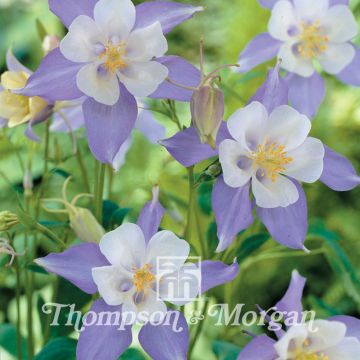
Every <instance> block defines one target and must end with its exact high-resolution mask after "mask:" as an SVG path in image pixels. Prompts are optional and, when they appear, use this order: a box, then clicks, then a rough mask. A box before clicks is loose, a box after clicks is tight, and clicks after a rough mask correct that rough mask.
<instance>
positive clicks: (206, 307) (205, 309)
mask: <svg viewBox="0 0 360 360" xmlns="http://www.w3.org/2000/svg"><path fill="white" fill-rule="evenodd" d="M208 307H209V301H208V300H206V301H205V306H204V309H203V311H202V315H205V316H206V313H207V310H208ZM204 323H205V320H201V321H200V323H199V325H198V326H197V328H196V331H195V334H194V336H193V338H192V340H191V343H190V346H189V352H188V354H189V355H188V358H189V359H191V354H192V352H193V351H194V348H195V345H196V342H197V340H198V339H199V337H200V334H201V330H202V328H203V326H204Z"/></svg>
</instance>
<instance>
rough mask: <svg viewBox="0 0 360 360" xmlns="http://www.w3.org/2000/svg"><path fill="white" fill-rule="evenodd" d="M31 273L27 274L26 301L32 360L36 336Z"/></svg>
mask: <svg viewBox="0 0 360 360" xmlns="http://www.w3.org/2000/svg"><path fill="white" fill-rule="evenodd" d="M32 280H33V279H32V276H31V274H29V271H27V272H26V299H27V316H28V319H27V330H28V339H27V340H28V341H27V348H28V359H29V360H31V359H32V358H33V357H34V336H33V316H32V311H33V281H32Z"/></svg>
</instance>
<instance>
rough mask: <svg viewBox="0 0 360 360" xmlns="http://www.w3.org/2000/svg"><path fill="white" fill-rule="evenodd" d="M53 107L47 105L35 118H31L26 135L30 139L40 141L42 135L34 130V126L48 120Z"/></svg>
mask: <svg viewBox="0 0 360 360" xmlns="http://www.w3.org/2000/svg"><path fill="white" fill-rule="evenodd" d="M52 111H53V107H52V106H47V107H46V108H45V109H43V110H42V111H40V113H39V114H38V115H37V116H36V117H35V118H33V119H31V120H30V121H29V123H28V125H27V127H26V130H25V132H24V133H25V136H26V137H28V138H29V139H30V140H32V141H35V142H40V141H41V139H40V137H39V136H38V135H37V134H36V133H35V132H34V129H33V127H34V126H35V125H37V124H40V123H42V122H44V121H46V120H47V119H48V118H49V117H50V116H51V114H52Z"/></svg>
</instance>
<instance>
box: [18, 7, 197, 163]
mask: <svg viewBox="0 0 360 360" xmlns="http://www.w3.org/2000/svg"><path fill="white" fill-rule="evenodd" d="M49 5H50V9H51V10H52V11H53V12H54V13H55V14H56V15H57V16H59V18H60V19H61V20H62V21H63V23H64V25H65V26H67V27H68V29H69V32H68V34H67V35H66V36H65V38H64V39H63V40H62V41H61V43H60V48H59V49H55V50H53V51H51V52H50V53H49V54H48V56H47V57H45V59H44V60H43V61H42V63H41V64H40V66H39V68H38V69H37V71H36V72H35V73H34V74H33V75H32V76H31V77H30V79H29V81H28V83H27V85H26V87H25V88H24V89H22V90H21V93H22V94H23V95H27V96H34V95H37V96H42V97H44V98H45V99H47V100H49V101H51V102H55V101H58V100H74V99H77V98H80V97H81V96H84V95H85V96H87V99H86V101H85V102H84V104H83V110H84V118H85V126H86V133H87V136H88V139H89V146H90V148H91V150H92V152H93V154H94V155H95V157H96V158H97V159H98V160H99V161H101V162H103V163H109V164H112V163H113V161H114V158H115V156H116V154H117V153H118V151H119V149H120V147H121V145H122V144H123V143H124V142H125V141H126V140H127V139H128V137H129V135H130V133H131V130H132V129H133V127H134V124H135V121H136V118H137V114H138V110H137V104H136V100H135V98H134V96H150V97H152V98H169V99H176V100H180V101H190V99H191V95H192V91H191V90H187V89H184V88H181V87H179V86H175V85H173V84H171V83H170V82H168V81H167V80H166V79H167V77H169V78H170V79H171V80H174V82H176V83H177V84H180V85H183V86H188V87H194V86H197V85H198V84H199V82H200V74H199V71H198V70H197V69H196V68H194V67H193V66H192V65H191V64H189V63H188V62H186V61H185V60H183V59H182V58H179V57H175V56H163V55H164V54H165V52H166V51H167V41H166V39H165V37H164V34H166V33H167V32H169V31H170V30H171V29H172V28H173V27H175V26H176V25H178V24H180V23H182V22H183V21H185V20H187V19H189V18H190V17H192V16H193V15H194V14H195V13H196V12H198V11H201V10H202V7H193V6H190V5H185V4H178V3H175V2H163V1H154V2H145V3H143V4H140V5H139V6H137V7H135V6H134V5H133V3H132V2H131V1H130V0H99V1H92V2H91V4H90V3H89V2H88V1H85V0H79V1H76V3H73V4H72V5H69V6H63V4H60V3H59V1H58V0H49Z"/></svg>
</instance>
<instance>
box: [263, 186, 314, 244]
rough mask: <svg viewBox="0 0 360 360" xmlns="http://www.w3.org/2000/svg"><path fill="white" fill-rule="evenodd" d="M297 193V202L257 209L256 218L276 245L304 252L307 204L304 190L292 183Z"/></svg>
mask: <svg viewBox="0 0 360 360" xmlns="http://www.w3.org/2000/svg"><path fill="white" fill-rule="evenodd" d="M294 183H295V185H296V187H297V189H298V191H299V200H298V201H297V202H296V203H295V204H293V205H290V206H288V207H285V208H283V207H278V208H275V209H264V208H260V207H258V208H257V211H256V212H257V216H258V217H259V218H260V219H261V221H262V222H263V224H264V225H265V226H266V228H267V229H268V231H269V232H270V234H271V236H272V237H273V238H274V240H275V241H277V242H278V243H280V244H282V245H284V246H287V247H289V248H292V249H301V250H304V242H305V237H306V234H307V229H308V219H307V204H306V196H305V192H304V190H303V189H302V188H301V186H300V185H299V184H298V183H297V182H294Z"/></svg>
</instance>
